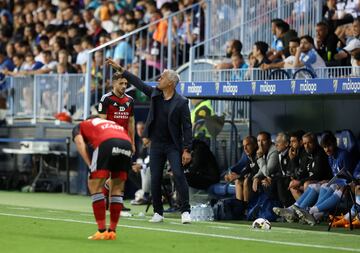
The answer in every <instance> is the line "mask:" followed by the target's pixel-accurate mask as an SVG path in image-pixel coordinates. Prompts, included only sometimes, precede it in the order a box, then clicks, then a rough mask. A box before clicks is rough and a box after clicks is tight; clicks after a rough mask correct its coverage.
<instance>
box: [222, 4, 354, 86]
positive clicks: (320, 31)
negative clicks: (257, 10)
mask: <svg viewBox="0 0 360 253" xmlns="http://www.w3.org/2000/svg"><path fill="white" fill-rule="evenodd" d="M298 2H299V4H300V5H301V4H303V5H305V3H303V2H305V1H298ZM298 9H299V10H300V9H301V8H298ZM295 10H296V8H295V7H294V11H293V12H295ZM359 12H360V4H359V3H354V2H353V1H351V2H347V1H345V2H344V1H336V0H327V1H326V3H325V5H324V6H323V20H322V21H320V22H318V23H317V24H316V27H315V36H314V37H312V36H311V35H309V34H304V33H303V31H302V30H299V31H295V30H294V29H293V28H292V27H290V25H289V23H293V21H294V20H293V18H291V17H288V18H284V19H279V18H275V19H272V20H271V31H268V32H271V33H272V35H273V40H272V42H271V44H267V43H266V42H264V41H256V42H255V43H254V44H253V47H252V51H251V52H244V53H250V54H249V58H248V63H247V64H245V61H244V60H243V57H242V56H241V48H242V43H241V41H240V40H238V38H234V39H232V40H230V41H228V43H227V45H228V46H227V47H226V56H227V57H228V58H231V61H230V59H229V60H224V61H222V62H221V63H219V64H217V65H216V66H215V69H218V70H219V69H234V71H232V74H231V76H229V77H230V80H232V81H238V80H244V79H247V80H249V79H250V80H251V79H256V78H261V79H264V78H265V79H266V77H267V76H268V75H267V74H268V72H269V70H271V69H292V71H291V72H292V73H294V71H295V70H297V69H300V68H306V69H308V70H309V71H311V72H312V73H314V76H316V75H319V72H320V71H319V70H318V69H319V68H320V69H321V68H324V67H346V66H352V70H351V71H348V72H347V73H344V72H341V73H340V74H337V75H338V76H340V75H343V76H344V75H347V76H349V75H351V76H357V75H358V73H359V71H358V66H359V65H358V60H357V59H360V40H359V34H360V28H359V27H360V18H359V17H358V14H359ZM292 17H293V16H292ZM233 45H236V46H235V47H234V46H233ZM231 47H234V48H236V50H235V49H234V50H233V49H231ZM239 49H240V51H239ZM238 55H240V57H239V56H238ZM233 57H234V59H233ZM251 59H254V60H251ZM231 62H233V64H231ZM239 62H241V63H239ZM242 62H244V64H242ZM235 69H236V70H235ZM253 69H259V70H258V72H259V73H258V74H257V75H255V76H254V74H252V75H251V73H252V72H253ZM255 72H256V71H255ZM331 74H333V75H334V73H333V72H331Z"/></svg>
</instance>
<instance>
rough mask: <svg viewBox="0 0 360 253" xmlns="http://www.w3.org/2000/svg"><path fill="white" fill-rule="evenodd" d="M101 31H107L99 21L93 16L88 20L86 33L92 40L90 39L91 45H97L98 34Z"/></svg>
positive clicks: (101, 32)
mask: <svg viewBox="0 0 360 253" xmlns="http://www.w3.org/2000/svg"><path fill="white" fill-rule="evenodd" d="M103 33H107V32H106V31H105V30H104V29H103V28H102V26H101V21H100V20H98V19H96V18H93V19H92V20H91V21H90V30H89V31H88V35H91V37H92V39H93V41H92V43H91V44H92V45H95V46H97V45H99V38H100V35H101V34H103Z"/></svg>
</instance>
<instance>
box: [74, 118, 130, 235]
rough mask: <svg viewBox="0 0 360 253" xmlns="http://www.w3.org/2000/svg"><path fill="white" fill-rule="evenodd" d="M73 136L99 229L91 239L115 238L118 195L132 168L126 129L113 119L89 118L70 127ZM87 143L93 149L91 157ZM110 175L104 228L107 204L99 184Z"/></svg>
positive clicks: (118, 207) (120, 208)
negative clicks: (86, 171)
mask: <svg viewBox="0 0 360 253" xmlns="http://www.w3.org/2000/svg"><path fill="white" fill-rule="evenodd" d="M73 140H74V142H75V144H76V147H77V149H78V151H79V153H80V155H81V157H82V158H83V159H84V161H85V163H86V164H87V166H88V167H89V170H90V176H89V179H88V187H89V191H90V194H91V198H92V208H93V212H94V216H95V220H96V223H97V225H98V231H97V232H96V233H95V234H94V235H92V236H89V238H88V239H91V240H115V239H116V226H117V223H118V221H119V218H120V212H121V210H122V208H123V199H122V196H121V193H122V189H123V185H124V183H125V181H126V178H127V172H128V171H129V169H130V168H131V153H132V150H131V140H130V138H129V136H128V133H127V131H125V130H124V128H123V127H122V126H119V125H118V124H116V123H115V122H113V121H109V120H104V119H101V118H93V119H88V120H85V121H83V122H81V123H80V124H79V125H77V126H76V127H74V129H73ZM87 145H89V146H91V148H92V149H93V150H94V152H93V154H92V157H90V154H89V151H88V149H87ZM109 177H110V178H111V179H110V181H111V197H110V226H109V229H108V231H106V207H105V197H104V194H103V193H102V188H103V186H104V184H105V181H106V179H107V178H109Z"/></svg>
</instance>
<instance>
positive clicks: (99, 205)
mask: <svg viewBox="0 0 360 253" xmlns="http://www.w3.org/2000/svg"><path fill="white" fill-rule="evenodd" d="M91 199H92V208H93V213H94V216H95V220H96V223H97V225H98V230H99V231H102V230H106V215H105V213H106V210H105V199H104V195H103V194H102V193H101V192H98V193H95V194H93V195H91Z"/></svg>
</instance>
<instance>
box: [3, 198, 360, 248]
mask: <svg viewBox="0 0 360 253" xmlns="http://www.w3.org/2000/svg"><path fill="white" fill-rule="evenodd" d="M90 203H91V201H90V198H89V197H85V196H76V195H65V194H48V193H18V192H0V224H1V226H0V233H1V234H2V235H3V236H2V237H0V243H1V245H2V247H4V248H6V249H11V250H9V251H7V252H14V253H17V252H25V251H26V252H29V253H30V252H45V251H47V250H49V249H51V251H52V252H53V253H55V252H97V251H99V250H100V247H101V251H102V252H103V251H108V252H118V251H119V250H120V249H121V251H123V252H144V251H146V252H154V251H157V252H180V251H182V252H183V251H188V252H219V251H220V252H225V251H230V250H234V249H235V248H241V249H243V250H245V251H244V252H265V251H266V252H279V251H280V250H291V252H304V251H306V252H315V251H316V252H319V251H321V252H325V250H326V252H360V240H359V238H360V230H354V231H352V232H351V231H348V230H347V229H333V230H332V231H331V232H330V233H329V232H325V231H326V227H325V226H315V227H309V226H305V225H299V224H282V223H276V222H273V223H272V227H273V228H272V229H271V231H256V230H252V229H250V224H251V223H250V222H196V223H193V224H191V225H183V224H181V223H180V221H179V215H178V214H171V215H165V218H166V219H165V222H164V223H162V224H151V223H149V222H147V220H148V218H149V217H150V216H151V214H152V213H151V212H149V213H148V214H147V215H146V216H139V215H138V214H139V213H140V212H144V210H145V206H136V207H134V206H131V207H132V210H131V211H132V212H131V213H132V214H133V216H132V217H122V218H121V220H120V222H119V226H118V234H119V236H118V239H117V240H116V241H113V242H93V241H88V240H87V239H86V237H87V236H88V235H90V234H91V233H93V232H94V230H95V229H96V226H95V225H94V221H93V217H92V213H91V209H90ZM285 225H286V226H285ZM29 245H31V247H29ZM57 245H59V246H57ZM60 245H61V247H60ZM54 246H55V247H54Z"/></svg>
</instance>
